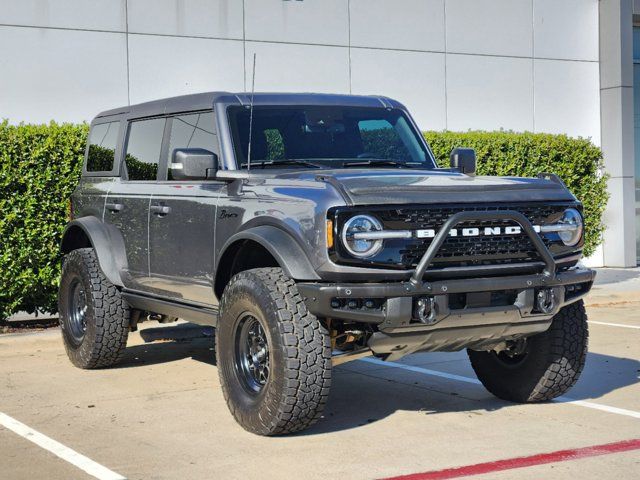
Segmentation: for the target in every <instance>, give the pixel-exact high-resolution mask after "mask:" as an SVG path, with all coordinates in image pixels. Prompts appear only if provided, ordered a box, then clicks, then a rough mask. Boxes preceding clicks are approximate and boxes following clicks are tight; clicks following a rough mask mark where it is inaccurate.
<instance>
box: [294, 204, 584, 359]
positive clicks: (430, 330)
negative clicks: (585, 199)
mask: <svg viewBox="0 0 640 480" xmlns="http://www.w3.org/2000/svg"><path fill="white" fill-rule="evenodd" d="M496 215H499V216H500V217H501V218H505V219H509V220H513V221H515V222H517V223H518V224H520V225H521V226H522V228H523V230H524V231H525V232H526V233H527V234H528V235H529V237H530V239H531V241H532V243H533V245H534V246H535V248H536V249H537V251H538V253H539V255H540V258H541V259H542V260H543V261H544V263H545V268H544V270H543V271H542V272H541V273H538V274H533V275H508V276H494V277H482V278H465V279H449V280H438V281H434V282H427V281H423V278H424V276H425V273H426V272H427V270H428V268H429V265H430V264H431V262H432V260H433V258H434V257H435V255H436V254H437V251H438V249H439V248H440V247H441V246H442V244H443V243H444V241H445V240H446V236H447V235H448V233H449V230H450V229H451V228H453V227H455V226H456V225H457V224H458V223H461V222H464V221H468V220H487V219H489V217H490V218H495V217H496ZM556 269H557V267H556V264H555V261H554V259H553V257H552V255H551V254H550V253H549V251H548V249H547V248H546V246H545V245H544V243H543V242H542V240H541V239H540V237H539V236H538V235H537V233H536V232H535V231H534V229H533V226H532V225H531V223H530V222H529V221H528V220H527V218H526V217H524V216H523V215H522V214H520V213H519V212H515V211H502V212H461V213H458V214H456V215H453V216H452V217H451V218H450V219H449V220H448V221H447V222H446V223H445V225H444V226H443V228H442V229H441V230H440V232H439V233H438V235H436V238H434V241H433V242H432V244H431V246H430V247H429V249H428V250H427V252H426V253H425V254H424V256H423V257H422V259H421V260H420V262H419V264H418V266H417V267H416V270H415V272H414V274H413V276H412V277H411V279H410V280H408V281H403V282H389V283H320V282H313V283H311V282H301V283H299V284H298V289H299V291H300V293H301V294H302V295H303V297H304V298H305V301H306V304H307V308H308V309H309V311H310V312H311V313H313V314H314V315H316V316H318V317H323V318H332V319H340V320H346V321H353V322H362V323H369V324H375V325H376V326H377V332H375V333H374V334H373V335H372V336H371V338H370V339H369V342H368V346H369V348H371V350H372V351H373V352H374V353H375V354H379V355H382V356H385V357H388V358H391V359H393V358H399V357H401V356H403V355H406V354H408V353H412V352H415V351H419V350H420V351H425V350H428V351H436V350H437V351H455V350H460V349H462V348H474V349H491V348H492V347H494V346H495V345H497V344H499V343H500V342H503V341H505V340H511V339H516V338H519V337H523V336H529V335H533V334H535V333H539V332H542V331H545V330H546V329H548V328H549V326H550V325H551V321H552V318H553V316H554V315H555V314H556V313H558V311H559V310H560V309H561V308H562V307H563V306H565V305H567V304H569V303H572V302H575V301H577V300H579V299H580V298H582V297H584V296H585V295H586V294H587V293H588V292H589V290H590V289H591V286H592V284H593V280H594V278H595V272H594V271H593V270H590V269H587V268H584V267H574V268H572V269H569V270H566V271H562V272H556ZM471 270H472V269H471ZM541 289H545V290H547V291H549V292H552V295H553V297H554V299H555V302H554V304H553V307H552V308H551V309H547V310H546V311H544V312H542V311H540V309H539V308H537V303H536V296H537V294H538V292H539V291H540V290H541ZM504 292H509V295H508V296H507V297H508V298H510V299H511V300H510V301H506V302H505V295H501V294H502V293H504ZM461 294H462V295H461ZM420 298H426V299H429V301H430V302H431V305H432V307H433V308H432V310H433V312H434V314H433V316H432V318H430V319H429V321H428V322H424V321H420V320H419V319H418V318H417V316H416V314H415V311H416V302H417V300H418V299H420ZM460 299H462V302H460V301H459V300H460Z"/></svg>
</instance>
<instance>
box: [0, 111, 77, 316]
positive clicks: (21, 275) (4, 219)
mask: <svg viewBox="0 0 640 480" xmlns="http://www.w3.org/2000/svg"><path fill="white" fill-rule="evenodd" d="M87 132H88V128H87V126H86V125H71V124H62V125H58V124H55V123H50V124H49V125H18V126H12V125H9V124H8V123H7V122H6V121H5V122H2V123H0V243H1V245H2V251H0V273H1V275H0V320H1V319H2V318H5V317H7V316H9V315H10V314H12V313H14V312H16V311H20V310H27V311H30V312H33V311H35V310H41V311H50V312H55V311H56V310H57V308H56V293H57V288H58V287H57V284H58V275H59V272H60V255H59V253H58V252H59V247H58V244H59V241H60V235H61V233H62V230H63V229H64V226H65V224H66V222H67V208H68V203H67V200H68V198H69V196H70V195H71V192H72V191H73V189H74V188H75V186H76V184H77V182H78V178H79V175H80V169H81V166H82V158H83V156H84V148H85V142H86V137H87Z"/></svg>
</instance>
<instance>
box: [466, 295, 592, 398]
mask: <svg viewBox="0 0 640 480" xmlns="http://www.w3.org/2000/svg"><path fill="white" fill-rule="evenodd" d="M588 336H589V332H588V327H587V314H586V312H585V309H584V304H583V302H582V300H579V301H577V302H575V303H572V304H570V305H567V306H565V307H563V308H562V309H561V310H560V311H559V312H558V313H557V314H556V315H555V317H553V321H552V323H551V327H550V328H549V330H547V331H546V332H542V333H539V334H537V335H534V336H532V337H529V338H527V339H526V345H525V346H524V352H523V353H522V354H521V355H516V356H513V357H508V356H505V354H504V353H500V354H496V353H495V352H493V351H491V352H478V351H474V350H467V352H468V354H469V359H470V360H471V366H472V367H473V369H474V370H475V372H476V375H477V376H478V379H479V380H480V381H481V382H482V384H483V385H484V386H485V387H486V389H487V390H489V391H490V392H491V393H493V394H494V395H495V396H496V397H498V398H502V399H503V400H509V401H512V402H521V403H524V402H544V401H546V400H551V399H552V398H556V397H558V396H560V395H563V394H564V393H566V392H567V391H568V390H569V389H570V388H571V387H573V385H574V384H575V383H576V382H577V381H578V378H579V377H580V373H582V369H583V368H584V363H585V360H586V356H587V340H588Z"/></svg>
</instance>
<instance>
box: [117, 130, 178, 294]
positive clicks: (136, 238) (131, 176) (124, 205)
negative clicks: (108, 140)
mask: <svg viewBox="0 0 640 480" xmlns="http://www.w3.org/2000/svg"><path fill="white" fill-rule="evenodd" d="M165 125H166V119H165V118H149V119H141V120H134V121H130V122H129V124H128V126H127V133H126V137H125V147H124V157H123V160H122V165H121V178H120V180H119V181H116V182H114V183H113V185H112V187H111V190H110V191H109V194H108V196H107V201H106V204H105V212H104V219H105V222H108V223H111V224H113V225H114V226H115V227H117V228H118V230H119V231H120V232H121V234H122V237H123V240H124V245H125V249H126V254H127V268H126V270H125V271H124V272H123V282H124V284H125V286H126V287H127V288H130V289H134V290H141V291H152V289H151V287H150V285H149V246H148V228H149V204H150V202H151V195H152V193H153V192H154V190H155V188H156V185H157V175H158V164H159V161H160V152H161V150H162V139H163V135H164V129H165Z"/></svg>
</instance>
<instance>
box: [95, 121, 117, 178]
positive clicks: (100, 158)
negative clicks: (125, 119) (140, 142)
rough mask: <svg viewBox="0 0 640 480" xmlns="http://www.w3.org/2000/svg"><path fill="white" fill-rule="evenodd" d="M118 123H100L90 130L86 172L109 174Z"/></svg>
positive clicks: (111, 168) (111, 167) (111, 166)
mask: <svg viewBox="0 0 640 480" xmlns="http://www.w3.org/2000/svg"><path fill="white" fill-rule="evenodd" d="M119 126H120V122H109V123H100V124H98V125H94V126H93V127H92V128H91V133H90V134H89V152H88V154H87V172H110V171H111V170H113V158H114V156H115V152H116V142H117V141H118V127H119Z"/></svg>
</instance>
